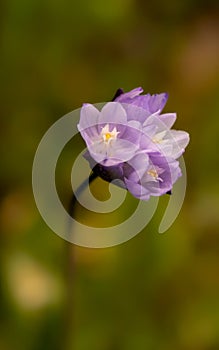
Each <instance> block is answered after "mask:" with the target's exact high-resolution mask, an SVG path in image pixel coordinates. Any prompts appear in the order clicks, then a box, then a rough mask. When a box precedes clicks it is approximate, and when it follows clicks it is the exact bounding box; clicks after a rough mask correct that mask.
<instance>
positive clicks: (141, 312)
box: [0, 0, 219, 350]
mask: <svg viewBox="0 0 219 350" xmlns="http://www.w3.org/2000/svg"><path fill="white" fill-rule="evenodd" d="M0 17H1V21H0V26H1V27H0V33H1V55H0V82H1V92H0V100H1V103H0V111H1V128H0V145H1V149H2V153H1V172H0V195H1V202H0V219H1V224H0V225H1V234H0V240H1V242H0V262H1V268H0V276H1V284H0V307H1V313H0V349H1V350H11V349H16V350H41V349H48V350H49V349H53V350H54V349H57V350H58V349H63V350H68V349H74V350H85V349H94V350H116V349H119V350H123V349H124V350H129V349H130V350H133V349H138V350H141V349H142V350H143V349H150V350H153V349H156V350H157V349H159V350H166V349H168V350H172V349H178V350H184V349H186V350H217V349H219V273H218V271H219V182H218V172H219V164H218V158H219V157H218V149H219V137H218V135H219V40H218V38H219V8H218V1H217V0H215V1H213V0H208V1H201V0H184V1H173V0H172V1H171V0H169V1H165V2H164V1H161V0H154V1H143V0H111V1H108V2H104V1H101V0H92V1H88V0H87V1H86V0H81V1H77V2H76V1H62V2H61V1H57V0H46V1H41V0H30V1H27V0H20V1H17V0H8V1H7V2H6V1H5V2H2V3H1V11H0ZM137 86H142V87H143V88H144V90H145V91H146V92H151V93H158V92H163V91H168V92H169V96H170V98H169V101H168V104H167V107H166V108H165V111H177V114H178V120H177V123H176V127H177V128H178V129H182V130H183V129H184V130H187V131H188V132H189V133H190V135H191V142H190V145H189V147H188V149H187V151H186V153H185V156H184V159H185V161H186V164H187V172H188V186H187V194H186V198H185V202H184V205H183V208H182V210H181V213H180V215H179V217H178V218H177V220H176V222H175V223H174V225H173V226H172V227H171V228H170V229H169V230H168V231H167V232H166V233H165V234H163V235H159V234H158V230H157V228H158V225H159V222H160V218H161V216H162V211H163V209H164V207H165V205H166V202H167V199H166V198H163V199H162V200H161V206H160V209H159V210H158V212H157V213H156V215H155V216H154V218H153V220H152V221H151V223H150V224H149V225H148V226H147V227H146V228H145V229H144V230H143V231H142V232H141V233H140V234H139V235H137V236H136V237H135V238H133V239H132V240H130V241H128V242H126V243H124V244H122V245H120V246H116V247H114V248H107V249H88V248H82V247H77V246H72V245H69V244H68V243H66V242H65V241H64V240H62V239H61V238H60V237H58V236H56V235H55V234H54V233H53V232H52V231H51V230H50V229H49V228H48V227H47V226H46V224H45V223H44V221H43V220H42V218H41V217H40V215H39V213H38V210H37V208H36V205H35V203H34V199H33V194H32V187H31V171H32V161H33V157H34V153H35V151H36V148H37V145H38V143H39V141H40V139H41V137H42V136H43V134H44V133H45V132H46V130H47V129H48V128H49V126H51V125H52V124H53V123H54V122H55V121H56V120H58V119H59V118H60V117H61V116H63V115H64V114H66V113H68V112H69V111H71V110H73V109H76V108H79V107H80V106H81V104H82V103H83V102H91V103H96V102H102V101H107V100H110V99H111V98H112V96H113V95H114V93H115V90H116V89H117V88H118V87H123V88H124V89H125V90H126V91H128V90H130V89H132V88H134V87H137ZM80 147H81V141H80V139H78V142H77V143H74V145H73V144H72V145H68V147H67V148H66V150H65V152H64V154H63V159H62V163H60V164H59V167H58V170H57V184H58V185H57V186H58V188H59V192H60V197H61V198H62V201H63V204H64V205H66V206H67V205H68V201H69V198H70V197H71V188H70V169H71V166H72V162H73V158H74V157H72V156H71V155H72V154H73V153H74V152H75V151H76V152H77V151H78V149H80ZM73 151H74V152H73ZM104 186H105V184H103V183H101V182H100V183H99V184H98V186H97V185H96V189H95V186H94V192H95V191H96V196H97V197H98V196H99V198H101V196H102V195H103V194H104V195H103V196H102V197H104V196H105V194H106V193H107V189H106V187H104ZM102 199H104V198H102ZM128 203H129V205H127V206H124V207H123V209H122V210H123V211H122V213H120V216H121V217H120V220H121V221H122V218H123V215H124V217H125V216H126V215H127V213H128V210H130V206H131V204H130V203H132V200H131V199H130V198H129V199H128ZM77 216H78V218H79V219H80V217H83V221H84V222H86V220H90V221H93V225H94V226H95V223H96V224H98V225H101V224H102V225H104V223H105V218H104V217H98V216H95V217H94V218H92V217H86V215H84V213H83V215H82V209H81V208H80V207H78V210H77ZM110 220H111V222H113V220H114V218H111V219H110ZM115 220H118V218H116V217H115Z"/></svg>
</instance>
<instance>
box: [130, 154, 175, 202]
mask: <svg viewBox="0 0 219 350" xmlns="http://www.w3.org/2000/svg"><path fill="white" fill-rule="evenodd" d="M130 164H131V165H132V166H133V171H132V172H131V174H129V176H128V177H125V178H124V181H125V184H126V188H127V189H128V190H129V191H130V192H131V193H132V195H133V196H135V197H137V198H140V199H144V200H148V199H149V198H150V196H161V195H163V194H165V193H167V192H169V191H171V189H172V187H173V184H174V183H175V182H176V180H177V179H178V178H179V177H180V176H181V170H180V168H179V163H178V161H176V160H174V159H172V158H166V157H164V156H163V155H162V154H161V153H158V152H154V153H146V152H145V153H139V154H137V155H136V156H135V157H134V158H133V159H132V160H131V162H130Z"/></svg>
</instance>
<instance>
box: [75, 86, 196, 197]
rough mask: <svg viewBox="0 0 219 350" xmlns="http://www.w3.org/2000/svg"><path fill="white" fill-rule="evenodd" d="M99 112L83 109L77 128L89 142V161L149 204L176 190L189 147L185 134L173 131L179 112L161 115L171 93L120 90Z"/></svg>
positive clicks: (139, 89) (101, 175)
mask: <svg viewBox="0 0 219 350" xmlns="http://www.w3.org/2000/svg"><path fill="white" fill-rule="evenodd" d="M118 91H119V92H118V93H117V94H116V96H115V98H114V101H113V102H108V103H106V104H105V105H104V107H103V108H102V110H101V111H99V110H98V109H97V108H96V107H94V106H93V105H91V104H84V105H83V107H82V109H81V115H80V122H79V124H78V129H79V131H80V133H81V135H82V137H83V139H84V140H85V142H86V145H87V152H86V154H85V158H86V159H87V160H88V161H89V163H90V166H91V168H92V169H93V171H94V172H95V173H96V174H97V175H98V176H100V177H101V178H103V179H104V180H106V181H109V182H110V181H114V182H115V183H117V184H118V185H119V186H122V187H123V188H126V189H127V190H128V191H129V192H131V193H132V195H133V196H135V197H137V198H140V199H144V200H148V199H149V198H150V196H160V195H163V194H165V193H167V192H170V191H171V190H172V187H173V184H174V183H175V182H176V180H177V179H178V178H179V177H180V176H181V170H180V167H179V162H178V161H177V158H179V157H180V156H181V154H182V153H183V152H184V150H185V147H186V146H187V144H188V143H189V135H188V133H187V132H185V131H178V130H173V129H171V127H172V125H173V124H174V122H175V120H176V114H175V113H165V114H161V112H162V110H163V108H164V106H165V104H166V102H167V99H168V95H167V94H166V93H162V94H156V95H150V94H146V95H141V93H142V92H143V89H142V88H140V87H139V88H136V89H134V90H131V91H129V92H127V93H124V92H123V91H122V90H121V89H120V90H118Z"/></svg>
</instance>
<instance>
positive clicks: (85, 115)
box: [78, 103, 100, 131]
mask: <svg viewBox="0 0 219 350" xmlns="http://www.w3.org/2000/svg"><path fill="white" fill-rule="evenodd" d="M99 115H100V111H98V109H97V108H96V107H94V106H93V105H91V104H89V103H85V104H84V105H83V106H82V108H81V114H80V121H79V124H78V128H79V131H81V130H83V129H87V128H88V127H90V126H93V125H96V124H97V123H98V118H99Z"/></svg>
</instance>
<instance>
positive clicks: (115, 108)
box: [98, 102, 127, 125]
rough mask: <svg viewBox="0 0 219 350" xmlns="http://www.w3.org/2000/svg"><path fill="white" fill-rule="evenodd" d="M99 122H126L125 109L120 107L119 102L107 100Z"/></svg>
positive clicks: (124, 123)
mask: <svg viewBox="0 0 219 350" xmlns="http://www.w3.org/2000/svg"><path fill="white" fill-rule="evenodd" d="M98 123H99V124H110V123H111V124H122V125H126V124H127V115H126V111H125V109H124V108H123V107H122V105H121V103H118V102H108V103H107V104H105V106H103V108H102V110H101V113H100V118H99V121H98Z"/></svg>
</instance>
